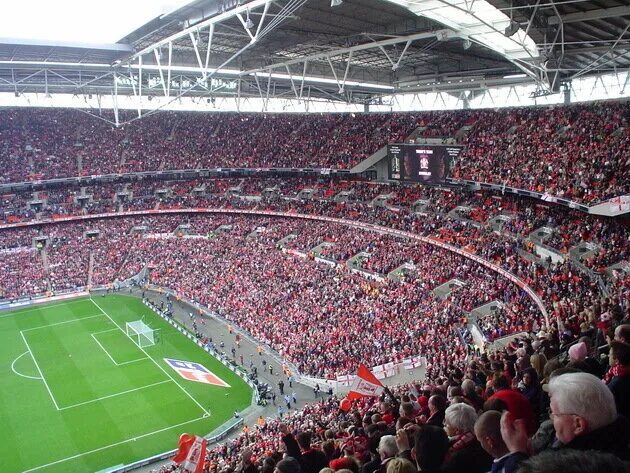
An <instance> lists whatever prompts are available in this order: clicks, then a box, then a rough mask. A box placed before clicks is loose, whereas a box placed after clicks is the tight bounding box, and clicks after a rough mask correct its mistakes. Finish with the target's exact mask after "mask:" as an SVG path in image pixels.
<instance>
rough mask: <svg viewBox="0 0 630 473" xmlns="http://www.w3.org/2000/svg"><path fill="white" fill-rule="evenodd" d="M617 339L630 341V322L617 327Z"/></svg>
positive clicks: (625, 341)
mask: <svg viewBox="0 0 630 473" xmlns="http://www.w3.org/2000/svg"><path fill="white" fill-rule="evenodd" d="M615 340H618V341H620V342H624V343H630V324H623V325H620V326H618V327H617V328H616V329H615Z"/></svg>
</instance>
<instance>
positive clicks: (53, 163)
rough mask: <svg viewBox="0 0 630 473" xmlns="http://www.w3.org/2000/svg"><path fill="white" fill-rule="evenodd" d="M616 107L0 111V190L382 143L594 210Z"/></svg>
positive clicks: (359, 153)
mask: <svg viewBox="0 0 630 473" xmlns="http://www.w3.org/2000/svg"><path fill="white" fill-rule="evenodd" d="M629 110H630V109H629V107H628V103H627V102H625V101H624V102H618V103H615V102H606V103H601V104H587V105H572V106H565V107H560V106H558V107H541V108H521V109H506V110H493V111H451V112H427V113H405V114H402V113H390V114H384V113H369V114H352V115H350V114H326V115H316V114H306V115H304V114H300V115H294V114H290V115H287V114H275V115H274V114H265V115H262V114H233V113H215V114H199V113H183V112H182V113H175V112H169V113H163V114H158V115H153V116H150V117H146V118H145V119H143V120H141V121H135V122H132V123H130V124H128V125H126V126H125V127H121V128H113V127H112V126H111V125H109V124H108V123H106V122H103V121H101V120H99V119H97V118H94V117H91V116H89V115H87V114H85V113H81V112H79V111H73V110H37V111H34V110H28V109H26V110H25V109H5V110H3V111H2V113H1V114H0V139H1V140H2V143H3V144H2V147H1V148H0V164H1V165H2V168H3V173H2V182H17V181H28V180H39V179H49V178H56V177H65V176H89V175H103V174H111V173H126V172H137V171H151V170H164V169H198V168H225V167H241V168H270V167H279V168H298V167H313V168H337V169H351V168H353V167H354V166H356V165H358V164H359V163H360V162H361V161H363V160H365V159H367V158H368V157H370V156H371V155H373V154H374V153H375V152H377V151H378V150H379V149H380V148H382V147H383V146H385V145H387V144H388V143H399V142H404V141H405V140H407V139H408V138H410V137H412V138H411V139H412V140H413V141H414V142H424V141H426V140H435V139H437V140H438V142H440V141H442V142H449V143H455V142H456V143H461V144H463V145H465V149H464V151H463V153H462V154H461V155H460V156H459V157H458V159H457V161H456V162H455V164H454V166H453V169H452V170H451V174H452V177H454V178H456V179H465V180H471V181H477V182H484V183H496V184H500V185H507V186H510V187H514V188H520V189H525V190H531V191H536V192H540V193H546V194H549V195H553V196H557V197H562V198H565V199H568V200H571V201H576V202H583V203H594V202H599V201H601V200H606V199H610V198H613V197H617V196H621V195H627V194H628V193H630V189H629V187H628V182H627V179H623V178H622V177H621V176H623V175H624V174H625V172H624V170H627V166H628V160H629V159H630V157H629V155H628V153H629V151H628V150H629V149H630V146H629V141H630V127H629V126H628V120H629Z"/></svg>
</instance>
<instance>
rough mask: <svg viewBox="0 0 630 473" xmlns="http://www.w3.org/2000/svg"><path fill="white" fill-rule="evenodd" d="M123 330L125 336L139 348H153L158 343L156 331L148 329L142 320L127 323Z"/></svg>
mask: <svg viewBox="0 0 630 473" xmlns="http://www.w3.org/2000/svg"><path fill="white" fill-rule="evenodd" d="M125 329H126V330H125V331H126V332H127V336H128V337H129V338H131V339H132V340H133V341H134V342H135V343H136V345H138V346H139V347H140V348H145V347H150V346H153V345H155V344H156V343H157V342H158V341H159V335H158V331H157V330H154V329H152V328H151V327H149V326H148V325H147V324H145V323H144V322H143V321H142V320H134V321H133V322H127V324H126V327H125Z"/></svg>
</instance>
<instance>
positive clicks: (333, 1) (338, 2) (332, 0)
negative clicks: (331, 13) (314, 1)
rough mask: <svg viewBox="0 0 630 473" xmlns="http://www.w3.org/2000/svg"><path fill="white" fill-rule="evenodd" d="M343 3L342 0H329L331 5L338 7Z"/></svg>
mask: <svg viewBox="0 0 630 473" xmlns="http://www.w3.org/2000/svg"><path fill="white" fill-rule="evenodd" d="M342 3H343V0H330V6H331V7H338V6H339V5H341V4H342Z"/></svg>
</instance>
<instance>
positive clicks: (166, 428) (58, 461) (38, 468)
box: [22, 417, 204, 473]
mask: <svg viewBox="0 0 630 473" xmlns="http://www.w3.org/2000/svg"><path fill="white" fill-rule="evenodd" d="M203 419H204V417H198V418H196V419H192V420H188V421H186V422H182V423H181V424H177V425H171V426H169V427H165V428H163V429H159V430H154V431H153V432H149V433H147V434H142V435H138V436H137V437H133V438H130V439H127V440H122V441H120V442H116V443H112V444H111V445H105V446H104V447H99V448H95V449H94V450H89V451H87V452H83V453H79V454H77V455H72V456H71V457H67V458H62V459H61V460H57V461H54V462H51V463H46V464H45V465H39V466H36V467H35V468H31V469H29V470H24V471H23V472H22V473H30V472H31V471H37V470H41V469H42V468H46V467H49V466H52V465H58V464H59V463H63V462H66V461H68V460H74V459H75V458H79V457H82V456H84V455H89V454H91V453H96V452H100V451H101V450H106V449H108V448H111V447H116V446H118V445H122V444H124V443H127V442H135V441H136V440H138V439H141V438H144V437H148V436H150V435H153V434H159V433H160V432H165V431H167V430H170V429H174V428H175V427H181V426H182V425H186V424H190V423H192V422H197V421H199V420H203Z"/></svg>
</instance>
